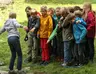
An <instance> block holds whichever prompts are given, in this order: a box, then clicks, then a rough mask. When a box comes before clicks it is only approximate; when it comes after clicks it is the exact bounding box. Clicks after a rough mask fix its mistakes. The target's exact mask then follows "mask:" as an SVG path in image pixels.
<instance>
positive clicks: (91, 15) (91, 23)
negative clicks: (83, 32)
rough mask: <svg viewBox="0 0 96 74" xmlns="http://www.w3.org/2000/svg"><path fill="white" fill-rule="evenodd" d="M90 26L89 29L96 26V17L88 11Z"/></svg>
mask: <svg viewBox="0 0 96 74" xmlns="http://www.w3.org/2000/svg"><path fill="white" fill-rule="evenodd" d="M87 18H88V22H89V23H88V28H87V30H92V29H93V28H94V27H95V18H94V16H93V14H92V13H91V12H89V13H88V16H87Z"/></svg>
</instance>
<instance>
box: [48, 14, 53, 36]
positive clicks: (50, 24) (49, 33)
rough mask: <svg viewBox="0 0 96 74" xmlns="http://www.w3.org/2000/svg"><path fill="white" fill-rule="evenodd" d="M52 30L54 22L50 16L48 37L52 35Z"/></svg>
mask: <svg viewBox="0 0 96 74" xmlns="http://www.w3.org/2000/svg"><path fill="white" fill-rule="evenodd" d="M52 30H53V21H52V18H51V16H49V26H48V37H49V36H50V35H51V33H52Z"/></svg>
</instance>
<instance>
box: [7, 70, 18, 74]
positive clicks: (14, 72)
mask: <svg viewBox="0 0 96 74" xmlns="http://www.w3.org/2000/svg"><path fill="white" fill-rule="evenodd" d="M8 74H17V73H16V71H14V70H10V71H9V72H8Z"/></svg>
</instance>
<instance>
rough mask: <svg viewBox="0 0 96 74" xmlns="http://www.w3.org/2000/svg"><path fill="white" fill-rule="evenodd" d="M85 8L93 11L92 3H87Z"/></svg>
mask: <svg viewBox="0 0 96 74" xmlns="http://www.w3.org/2000/svg"><path fill="white" fill-rule="evenodd" d="M84 6H86V7H87V8H90V10H92V5H91V3H90V2H85V3H84Z"/></svg>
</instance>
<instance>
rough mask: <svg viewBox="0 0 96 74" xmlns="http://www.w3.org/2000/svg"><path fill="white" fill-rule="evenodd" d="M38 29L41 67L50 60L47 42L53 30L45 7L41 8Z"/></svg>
mask: <svg viewBox="0 0 96 74" xmlns="http://www.w3.org/2000/svg"><path fill="white" fill-rule="evenodd" d="M41 14H42V15H41V17H40V28H39V31H38V34H39V35H40V43H41V49H42V62H41V63H40V64H41V65H47V64H48V63H49V60H50V56H49V48H48V44H47V40H48V38H49V36H50V34H51V32H52V30H53V22H52V18H51V16H49V15H48V14H47V7H46V6H42V7H41Z"/></svg>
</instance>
